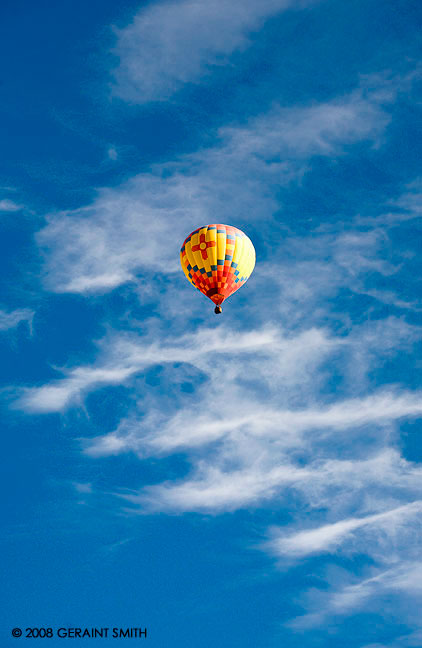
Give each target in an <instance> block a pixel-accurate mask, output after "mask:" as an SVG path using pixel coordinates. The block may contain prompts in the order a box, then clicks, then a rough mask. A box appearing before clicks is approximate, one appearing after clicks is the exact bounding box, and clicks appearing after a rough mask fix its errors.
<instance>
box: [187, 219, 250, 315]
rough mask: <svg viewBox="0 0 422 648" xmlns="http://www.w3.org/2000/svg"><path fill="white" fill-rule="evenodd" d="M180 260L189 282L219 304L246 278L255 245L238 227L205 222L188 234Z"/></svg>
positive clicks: (248, 274) (248, 275)
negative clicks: (205, 223) (206, 223)
mask: <svg viewBox="0 0 422 648" xmlns="http://www.w3.org/2000/svg"><path fill="white" fill-rule="evenodd" d="M180 261H181V264H182V268H183V272H184V273H185V275H186V277H187V279H188V280H189V281H190V282H191V284H193V285H194V286H195V288H198V290H200V291H201V292H202V293H203V294H204V295H206V297H209V299H211V300H212V301H213V302H214V304H216V305H217V306H219V305H220V304H222V303H223V301H224V300H225V299H227V297H230V295H232V294H233V293H234V292H236V290H238V289H239V288H240V287H241V286H243V284H244V283H245V282H246V281H247V280H248V279H249V277H250V275H251V273H252V270H253V269H254V267H255V248H254V246H253V245H252V241H251V240H250V239H249V238H248V237H247V236H246V234H244V233H243V232H242V231H241V230H239V229H237V227H232V226H231V225H206V226H205V227H200V228H199V229H196V230H195V231H194V232H192V233H191V234H189V236H188V237H187V239H186V240H185V242H184V243H183V245H182V249H181V250H180Z"/></svg>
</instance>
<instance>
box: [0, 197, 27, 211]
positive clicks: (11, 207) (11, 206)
mask: <svg viewBox="0 0 422 648" xmlns="http://www.w3.org/2000/svg"><path fill="white" fill-rule="evenodd" d="M21 209H22V205H19V204H18V203H16V202H14V201H13V200H10V199H9V198H3V199H2V200H0V212H1V211H4V212H15V211H20V210H21Z"/></svg>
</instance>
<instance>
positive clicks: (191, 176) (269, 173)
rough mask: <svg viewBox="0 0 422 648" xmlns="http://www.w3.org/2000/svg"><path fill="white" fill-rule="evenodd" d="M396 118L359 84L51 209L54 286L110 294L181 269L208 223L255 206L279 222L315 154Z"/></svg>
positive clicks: (239, 218)
mask: <svg viewBox="0 0 422 648" xmlns="http://www.w3.org/2000/svg"><path fill="white" fill-rule="evenodd" d="M388 121H389V116H388V114H387V113H386V112H385V111H384V109H383V104H381V103H379V102H378V100H375V99H374V98H373V97H372V95H370V94H368V93H364V92H363V90H356V91H355V92H353V93H351V94H350V95H349V96H345V97H342V98H341V99H338V100H334V101H332V102H328V103H325V104H320V105H312V106H308V107H297V108H273V109H272V110H271V111H270V112H269V113H268V114H266V115H264V116H261V117H259V118H254V119H253V120H251V121H250V122H249V123H248V124H246V125H240V126H238V127H230V128H227V127H226V128H222V129H221V130H220V132H219V138H218V140H219V143H218V144H217V145H216V146H214V147H212V148H208V149H204V150H202V151H199V152H197V153H195V154H191V155H188V156H185V157H184V158H183V159H180V160H178V161H175V162H173V163H168V164H166V165H162V166H158V167H154V168H153V169H152V170H151V171H150V172H146V173H143V174H139V175H138V176H135V177H134V178H132V179H131V180H129V181H128V182H127V183H125V184H124V185H122V186H120V187H117V188H115V189H101V190H99V191H98V194H97V198H96V199H95V201H94V202H93V203H92V204H91V205H89V206H86V207H83V208H80V209H77V210H73V211H69V212H60V213H56V214H52V215H50V216H49V218H48V225H47V227H45V228H44V229H43V230H41V232H39V234H38V242H39V244H40V246H41V247H42V248H44V250H45V252H46V271H47V274H46V283H47V287H48V288H50V289H52V290H55V291H57V292H79V293H89V292H93V291H97V292H106V291H109V290H111V289H113V288H115V287H116V286H118V285H120V284H122V283H125V282H127V281H131V280H132V281H133V280H135V278H136V276H137V274H139V273H142V272H148V271H152V272H160V273H163V272H164V273H169V272H170V273H171V272H174V271H176V270H177V269H178V264H177V259H178V251H179V248H180V244H181V242H182V241H183V240H184V238H185V236H186V233H188V232H189V231H191V230H192V229H195V228H196V227H197V226H198V223H207V222H231V223H233V222H244V220H245V216H244V215H245V214H247V213H249V211H250V205H251V204H253V205H254V220H255V221H256V220H261V221H262V220H266V221H267V222H270V221H271V219H272V218H273V213H274V212H275V211H276V210H278V209H279V207H280V205H279V203H278V200H277V195H278V193H279V191H280V187H283V186H286V185H288V184H289V183H291V182H292V181H297V180H300V178H301V177H302V176H303V173H305V172H306V169H307V166H308V163H309V160H310V158H312V156H316V155H322V156H330V157H333V156H338V155H342V154H343V153H344V151H345V147H346V146H348V145H350V144H352V143H353V142H358V141H363V140H368V141H369V142H376V141H377V140H378V138H379V136H380V134H381V133H382V132H383V130H384V129H385V127H386V125H387V123H388ZM170 233H171V234H170ZM350 261H352V258H351V259H350ZM355 261H356V259H355ZM346 262H347V259H344V260H343V263H346ZM368 263H369V261H368Z"/></svg>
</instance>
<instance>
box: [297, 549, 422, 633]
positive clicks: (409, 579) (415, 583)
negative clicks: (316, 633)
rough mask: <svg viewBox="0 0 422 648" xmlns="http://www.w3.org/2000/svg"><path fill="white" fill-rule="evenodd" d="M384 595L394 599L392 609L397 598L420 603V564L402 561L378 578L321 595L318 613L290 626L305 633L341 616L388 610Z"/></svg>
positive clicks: (372, 577) (415, 561) (421, 570)
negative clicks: (382, 598) (400, 597)
mask: <svg viewBox="0 0 422 648" xmlns="http://www.w3.org/2000/svg"><path fill="white" fill-rule="evenodd" d="M385 593H388V594H389V597H391V599H392V600H391V607H392V606H393V605H394V604H396V605H397V597H398V595H400V596H405V598H406V599H407V600H412V599H413V600H415V597H416V599H419V600H420V597H421V595H422V563H421V562H420V561H417V560H407V561H403V562H402V563H400V564H398V565H395V566H394V567H390V568H388V569H383V570H377V571H376V572H375V575H372V576H370V577H369V578H365V579H363V580H361V581H358V582H355V583H353V584H349V585H344V586H343V587H338V588H334V589H333V590H330V591H329V592H324V593H323V592H320V594H319V596H318V607H317V606H316V605H315V603H314V604H313V607H314V608H315V611H312V612H309V613H308V614H306V615H304V616H301V617H297V618H296V619H294V620H293V621H291V622H290V623H289V624H288V625H289V626H290V627H291V628H294V629H302V630H305V629H307V628H309V627H312V626H317V625H320V624H322V623H324V622H325V621H326V619H327V617H328V616H342V615H346V614H350V613H351V612H352V611H358V610H361V609H362V608H365V609H366V610H368V609H369V610H376V609H377V608H379V607H380V606H383V607H384V608H385V600H380V597H381V596H382V595H383V594H385ZM392 611H393V609H392ZM404 645H406V644H404ZM408 645H412V644H408Z"/></svg>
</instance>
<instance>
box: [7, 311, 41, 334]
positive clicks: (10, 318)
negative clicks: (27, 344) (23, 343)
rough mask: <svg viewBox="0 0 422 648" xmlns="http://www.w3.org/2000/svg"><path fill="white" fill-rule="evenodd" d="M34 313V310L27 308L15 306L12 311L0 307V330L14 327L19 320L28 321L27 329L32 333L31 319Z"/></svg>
mask: <svg viewBox="0 0 422 648" xmlns="http://www.w3.org/2000/svg"><path fill="white" fill-rule="evenodd" d="M34 315H35V313H34V311H32V310H30V309H29V308H17V309H16V310H12V311H6V310H1V309H0V331H7V330H8V329H11V328H15V327H16V326H18V324H20V322H28V326H29V330H30V332H31V333H32V320H33V317H34Z"/></svg>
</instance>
